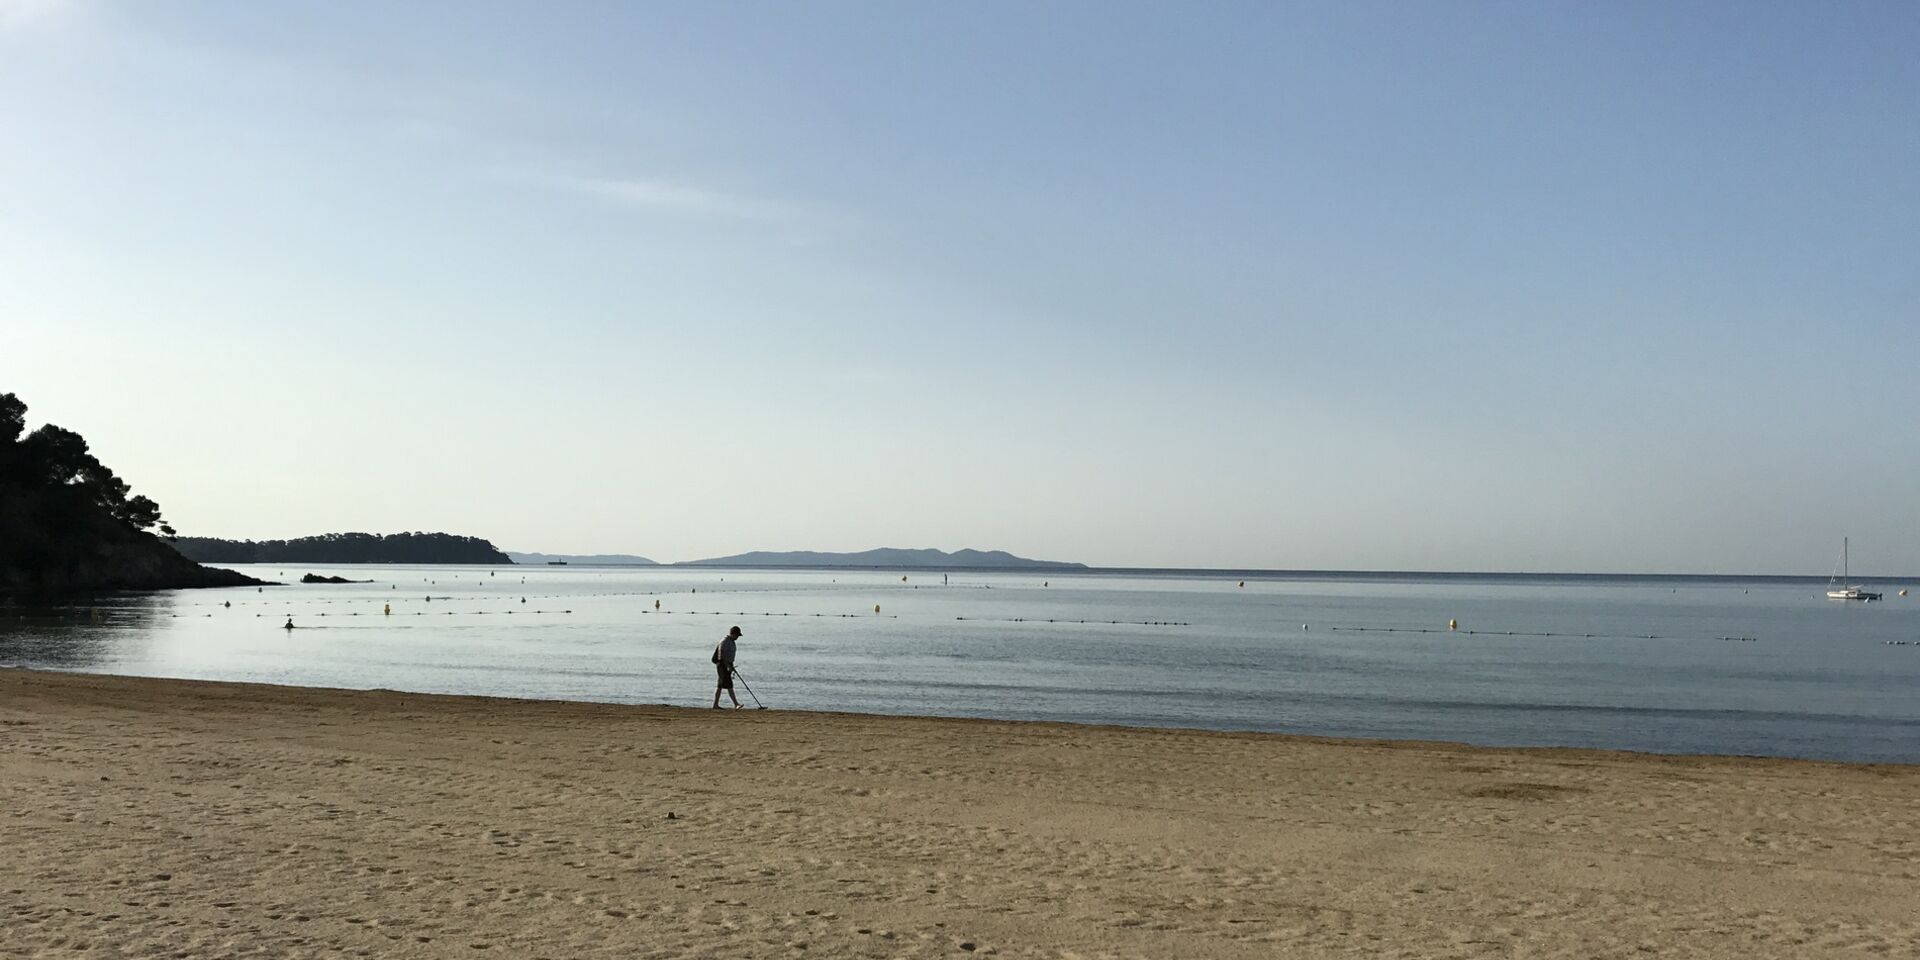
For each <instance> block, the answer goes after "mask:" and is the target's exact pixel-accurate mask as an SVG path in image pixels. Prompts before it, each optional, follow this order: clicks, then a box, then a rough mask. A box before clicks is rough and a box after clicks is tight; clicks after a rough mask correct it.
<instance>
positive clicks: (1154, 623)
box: [954, 617, 1193, 627]
mask: <svg viewBox="0 0 1920 960" xmlns="http://www.w3.org/2000/svg"><path fill="white" fill-rule="evenodd" d="M954 619H955V620H970V621H973V622H974V623H1093V624H1111V625H1113V626H1124V627H1191V626H1193V624H1191V623H1188V622H1186V621H1184V620H1076V619H1074V618H1072V617H954Z"/></svg>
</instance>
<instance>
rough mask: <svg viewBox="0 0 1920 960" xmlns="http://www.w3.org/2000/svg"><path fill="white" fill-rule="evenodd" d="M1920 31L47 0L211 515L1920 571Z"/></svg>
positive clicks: (105, 262)
mask: <svg viewBox="0 0 1920 960" xmlns="http://www.w3.org/2000/svg"><path fill="white" fill-rule="evenodd" d="M1916 51H1920V5H1916V4H1913V3H1910V2H1886V3H1794V4H1785V3H1725V2H1711V3H1676V2H1658V3H1520V2H1514V3H1486V4H1466V3H1454V4H1441V3H1385V2H1382V3H1346V2H1341V3H1331V2H1330V3H1323V4H1276V3H1250V4H1245V5H1235V4H1225V3H1210V4H1203V5H1184V4H1147V3H1108V2H1102V3H1086V4H1075V3H1064V2H1062V3H1045V4H1029V3H1011V2H1001V3H964V4H963V3H947V4H933V3H898V2H883V3H873V4H855V3H844V2H834V3H826V4H761V3H754V4H745V3H741V4H731V3H688V4H681V5H670V4H627V3H613V2H607V3H581V4H534V3H498V4H491V3H466V2H458V3H405V4H393V3H326V4H308V5H304V6H295V5H287V4H257V3H250V2H233V3H171V2H158V0H153V2H146V0H143V2H139V3H108V2H88V0H0V390H13V391H16V392H18V393H19V394H20V395H21V396H22V398H23V399H25V400H26V401H27V403H28V404H29V405H30V406H31V408H32V413H31V414H30V417H31V419H32V422H35V423H38V422H41V421H46V420H51V421H53V422H56V423H59V424H61V425H63V426H67V427H70V428H73V429H76V430H79V431H80V432H81V433H83V434H85V435H86V436H87V437H88V438H89V439H90V440H92V441H93V444H94V447H95V450H96V452H98V453H99V454H100V456H101V457H102V459H103V460H105V461H106V462H107V463H109V464H110V465H112V466H114V467H115V468H116V469H117V470H118V471H119V472H120V473H121V474H122V475H123V476H125V477H127V478H128V479H129V480H130V481H131V482H132V483H133V484H134V486H135V489H137V490H140V491H143V492H146V493H148V494H149V495H151V496H153V497H154V498H155V499H157V500H159V501H160V503H161V504H162V506H163V507H165V508H166V510H167V513H168V516H169V519H171V520H172V521H173V522H174V524H175V525H176V526H178V527H180V528H181V529H182V531H184V532H190V533H195V534H204V535H214V536H229V537H252V538H265V537H285V536H296V535H302V534H310V533H318V532H323V531H329V530H346V529H356V530H373V531H392V530H403V529H404V530H412V529H429V530H432V529H444V530H449V531H454V532H460V533H471V534H475V535H480V536H485V537H488V538H490V539H492V540H494V541H495V542H496V543H498V544H500V545H501V546H503V547H507V548H509V549H520V550H544V551H548V552H616V551H618V552H634V553H644V554H647V555H649V556H654V557H657V558H661V559H669V560H673V559H689V558H694V557H701V556H712V555H718V554H725V553H732V552H737V551H743V550H750V549H800V548H811V549H824V550H836V549H845V550H853V549H864V548H868V547H873V546H881V545H887V546H938V547H943V548H948V549H953V548H957V547H962V546H974V547H980V548H1004V549H1009V550H1013V551H1015V552H1017V553H1022V554H1026V555H1032V556H1041V557H1049V558H1058V559H1071V560H1080V561H1084V562H1088V563H1094V564H1114V565H1182V566H1260V567H1320V568H1327V567H1335V568H1373V569H1448V570H1459V569H1501V570H1618V571H1700V572H1716V571H1728V572H1738V571H1751V572H1769V573H1775V572H1780V573H1784V572H1812V573H1824V572H1826V571H1827V569H1828V568H1829V567H1830V566H1831V562H1832V559H1833V557H1834V556H1835V554H1837V552H1838V548H1839V541H1840V538H1841V536H1843V535H1850V536H1852V537H1853V541H1854V547H1855V549H1854V560H1855V568H1856V570H1861V571H1864V572H1868V573H1874V572H1887V573H1892V572H1901V573H1920V375H1916V373H1915V371H1916V369H1920V363H1916V360H1917V359H1920V354H1916V349H1917V348H1920V318H1917V316H1916V313H1917V309H1920V307H1917V305H1920V256H1917V255H1920V55H1917V54H1916Z"/></svg>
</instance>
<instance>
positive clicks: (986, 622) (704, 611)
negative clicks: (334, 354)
mask: <svg viewBox="0 0 1920 960" xmlns="http://www.w3.org/2000/svg"><path fill="white" fill-rule="evenodd" d="M242 569H245V570H246V571H247V572H249V573H252V574H254V575H256V576H260V577H263V578H267V579H288V578H291V579H295V580H297V579H298V578H299V577H300V575H301V574H303V573H308V572H313V573H330V574H337V575H342V576H347V577H354V578H372V579H375V580H377V581H378V582H376V583H372V584H352V585H312V586H306V585H290V586H284V587H269V588H266V589H265V590H263V591H255V590H254V589H252V588H239V589H228V590H201V591H174V592H164V593H157V594H144V595H126V596H121V597H117V598H114V599H113V600H111V601H106V602H104V603H103V605H102V606H100V607H98V608H97V612H96V608H82V607H68V608H58V609H46V608H28V607H19V606H14V607H0V665H12V666H29V667H39V668H46V669H59V670H80V671H89V672H98V673H119V674H131V675H139V676H158V677H189V678H199V679H210V680H245V681H256V682H266V683H287V684H305V685H316V686H337V687H352V688H373V687H384V688H391V689H400V690H411V691H419V692H430V693H468V694H489V695H501V696H516V697H536V698H557V699H580V700H602V701H615V702H645V703H678V704H690V705H699V704H702V703H705V702H707V701H708V699H709V698H710V697H711V695H712V667H711V665H710V664H709V663H708V661H707V653H708V651H709V650H710V649H711V648H712V646H713V643H714V642H715V641H716V640H718V639H719V637H720V635H721V634H722V633H724V632H725V630H726V628H727V627H728V626H730V625H732V624H735V623H738V624H739V625H740V626H742V627H743V629H744V630H745V632H746V636H745V639H744V640H743V642H742V644H741V652H740V667H741V671H742V674H743V676H744V677H745V678H746V679H747V680H748V682H749V683H751V684H753V689H754V691H755V692H756V693H757V694H758V695H759V696H760V697H761V698H763V699H764V700H766V701H767V702H768V703H769V704H770V705H772V706H776V707H782V708H796V709H830V710H856V711H867V712H876V713H904V714H932V715H944V716H962V717H999V718H1011V719H1041V720H1065V721H1073V722H1084V723H1122V724H1139V725H1148V726H1182V727H1207V728H1215V729H1234V730H1270V731H1281V732H1288V733H1312V734H1331V735H1340V736H1366V737H1389V738H1417V739H1437V740H1459V741H1465V742H1470V743H1480V744H1530V745H1569V746H1596V747H1615V748H1623V749H1633V750H1652V751H1661V752H1683V753H1738V754H1761V755H1777V756H1800V757H1819V758H1831V759H1850V760H1891V761H1901V762H1920V698H1916V696H1915V694H1916V692H1920V600H1914V599H1911V598H1907V599H1902V598H1898V597H1897V592H1896V590H1897V587H1895V588H1892V589H1889V590H1888V592H1887V597H1888V599H1887V600H1886V601H1885V602H1882V603H1878V604H1845V603H1838V602H1831V601H1827V600H1825V599H1824V598H1823V597H1822V587H1821V586H1820V585H1819V584H1817V583H1811V582H1781V581H1773V580H1755V581H1727V580H1716V581H1706V580H1686V579H1682V580H1673V581H1659V580H1634V581H1620V580H1604V579H1595V580H1583V579H1580V578H1561V579H1558V580H1538V581H1516V580H1515V579H1513V578H1507V577H1491V578H1486V579H1474V578H1465V577H1436V578H1420V577H1396V576H1369V577H1354V578H1348V579H1337V578H1327V577H1292V578H1289V577H1263V576H1260V575H1253V576H1248V575H1245V574H1220V575H1198V574H1181V573H1174V572H1166V573H1150V574H1139V573H1136V574H1113V573H1070V574H1061V573H1054V572H1051V571H1049V572H1035V573H1022V572H979V571H961V572H956V573H953V574H952V575H951V576H950V579H949V582H947V583H944V584H943V583H942V582H941V580H942V575H941V573H939V572H917V571H907V572H904V573H903V572H902V571H892V572H887V571H873V570H861V571H819V570H810V571H771V570H726V571H721V570H712V569H706V570H689V569H684V568H609V567H567V568H553V567H500V568H492V569H489V568H484V567H480V568H476V567H388V566H377V567H319V566H301V567H280V566H259V567H246V568H242ZM903 575H904V576H905V577H906V578H907V579H906V580H905V581H904V582H903V581H902V580H901V579H900V578H901V577H902V576H903ZM1243 578H1244V579H1245V586H1240V585H1239V583H1240V581H1241V579H1243ZM429 598H430V599H429ZM522 598H524V602H522ZM656 601H657V602H658V603H659V608H658V609H657V610H656V609H655V606H654V604H655V603H656ZM229 603H230V604H231V606H227V604H229ZM385 605H391V607H392V611H393V612H392V614H391V615H386V614H383V613H382V607H383V606H385ZM875 605H878V606H879V608H880V610H879V612H878V613H876V612H875V611H874V607H875ZM289 615H291V616H292V617H293V619H294V621H295V623H296V625H297V626H298V628H299V629H296V630H294V631H292V632H291V633H289V632H288V631H286V630H283V629H281V624H282V623H283V622H284V620H285V619H286V617H288V616H289ZM1456 618H1457V619H1458V621H1459V623H1460V630H1459V631H1458V632H1448V631H1447V630H1446V629H1445V625H1446V623H1447V621H1448V620H1449V619H1456ZM1082 621H1084V622H1082ZM1589 635H1591V636H1589ZM742 693H743V695H744V693H745V691H744V690H743V691H742Z"/></svg>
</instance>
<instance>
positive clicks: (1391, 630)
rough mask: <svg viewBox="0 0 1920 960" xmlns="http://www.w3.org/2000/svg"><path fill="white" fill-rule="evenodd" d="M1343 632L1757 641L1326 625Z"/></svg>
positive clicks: (1754, 640) (1752, 639) (1752, 640)
mask: <svg viewBox="0 0 1920 960" xmlns="http://www.w3.org/2000/svg"><path fill="white" fill-rule="evenodd" d="M1327 629H1328V630H1336V631H1341V632H1344V633H1451V634H1455V635H1462V634H1464V635H1466V636H1481V637H1559V638H1571V639H1575V640H1729V641H1733V642H1736V643H1758V642H1760V638H1759V637H1672V636H1662V635H1660V634H1653V633H1539V632H1534V631H1530V630H1453V629H1449V628H1447V627H1328V628H1327Z"/></svg>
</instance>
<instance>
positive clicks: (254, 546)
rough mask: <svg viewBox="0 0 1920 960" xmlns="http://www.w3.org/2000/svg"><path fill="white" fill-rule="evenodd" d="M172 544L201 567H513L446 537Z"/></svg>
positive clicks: (483, 545) (501, 557)
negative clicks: (204, 563)
mask: <svg viewBox="0 0 1920 960" xmlns="http://www.w3.org/2000/svg"><path fill="white" fill-rule="evenodd" d="M174 546H175V547H177V548H179V550H180V553H181V554H183V555H185V556H187V557H189V558H191V559H194V560H199V561H202V562H206V563H471V564H496V565H501V566H505V565H509V564H512V563H513V558H511V557H509V556H507V555H506V554H505V553H502V552H500V550H499V548H497V547H495V546H494V545H493V544H491V543H489V542H487V541H485V540H482V539H480V538H479V537H461V536H455V535H454V534H451V533H389V534H385V535H381V534H378V533H323V534H320V535H319V536H314V537H298V538H296V539H293V540H221V539H217V538H214V537H181V538H179V539H178V540H177V541H175V542H174Z"/></svg>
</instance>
